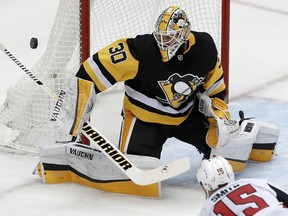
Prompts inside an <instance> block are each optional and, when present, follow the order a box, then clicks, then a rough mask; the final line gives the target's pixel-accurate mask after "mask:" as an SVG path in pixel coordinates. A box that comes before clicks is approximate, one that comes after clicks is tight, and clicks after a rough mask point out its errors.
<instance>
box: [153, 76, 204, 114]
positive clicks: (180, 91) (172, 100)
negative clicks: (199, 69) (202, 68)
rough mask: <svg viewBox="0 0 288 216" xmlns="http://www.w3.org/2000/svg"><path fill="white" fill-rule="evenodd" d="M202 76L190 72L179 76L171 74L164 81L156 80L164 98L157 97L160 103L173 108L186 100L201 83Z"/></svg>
mask: <svg viewBox="0 0 288 216" xmlns="http://www.w3.org/2000/svg"><path fill="white" fill-rule="evenodd" d="M203 80H204V77H198V76H195V75H192V74H187V75H185V76H180V75H179V74H177V73H175V74H172V75H171V76H170V77H169V78H168V79H167V80H165V81H158V84H159V85H160V87H161V89H162V91H163V92H164V94H165V96H166V99H162V98H157V99H158V100H159V101H160V102H161V103H166V104H169V105H170V106H171V107H173V108H178V107H179V106H180V105H181V104H182V103H183V102H185V101H187V99H188V97H189V96H190V95H192V94H193V93H194V92H195V90H196V89H197V87H198V86H199V85H200V84H202V83H203Z"/></svg>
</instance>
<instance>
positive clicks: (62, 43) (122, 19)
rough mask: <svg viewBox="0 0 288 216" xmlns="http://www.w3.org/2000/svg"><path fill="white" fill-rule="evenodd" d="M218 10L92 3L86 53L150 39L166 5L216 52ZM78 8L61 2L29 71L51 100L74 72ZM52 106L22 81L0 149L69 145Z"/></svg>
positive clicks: (208, 1) (9, 102)
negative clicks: (55, 121)
mask: <svg viewBox="0 0 288 216" xmlns="http://www.w3.org/2000/svg"><path fill="white" fill-rule="evenodd" d="M221 4H222V1H221V0H193V1H191V0H165V1H162V0H117V1H116V0H115V1H107V0H91V13H90V16H91V19H90V25H91V29H90V33H91V36H90V37H91V38H90V43H91V48H90V50H91V53H94V52H96V51H97V50H99V49H100V48H102V47H104V46H106V45H108V44H109V43H111V42H113V41H114V40H116V39H118V38H121V37H134V36H136V35H137V34H146V33H152V31H153V28H154V24H155V21H156V19H157V17H158V15H159V14H160V13H161V12H162V11H163V10H164V9H165V8H167V7H168V6H171V5H177V6H180V7H181V8H182V9H184V10H185V11H186V13H187V15H188V17H189V19H190V21H191V23H192V29H193V30H196V31H206V32H209V33H210V34H211V35H212V37H213V38H214V40H215V43H216V46H217V47H218V50H219V52H220V49H221ZM79 7H80V3H79V0H61V1H60V4H59V8H58V12H57V14H56V17H55V22H54V25H53V28H52V30H51V33H50V37H49V41H48V45H47V49H46V51H45V53H44V54H43V56H42V57H41V58H40V59H39V61H38V62H37V63H36V64H35V66H34V67H33V68H32V69H31V71H32V73H33V74H35V75H36V77H37V78H38V79H39V80H41V81H42V82H43V83H44V84H45V85H46V86H47V87H48V88H50V89H52V90H53V91H54V92H55V94H58V93H59V91H60V88H61V83H62V82H63V79H64V78H66V77H70V76H73V75H74V74H75V73H76V72H77V70H78V68H79V61H80V48H79V47H80V45H79V44H80V42H79V41H80V21H79V16H80V15H79ZM54 105H55V101H54V100H52V99H51V98H50V97H49V96H48V95H47V93H45V92H44V91H43V90H42V89H41V88H39V86H37V84H35V83H34V81H33V80H31V78H30V77H28V76H27V75H24V76H23V77H22V78H21V79H20V80H19V81H18V82H17V83H16V85H15V86H12V87H10V88H9V89H8V90H7V98H6V100H5V103H4V104H3V105H2V107H1V109H0V136H1V137H3V138H2V139H3V140H2V142H1V144H2V145H3V144H4V145H7V146H10V147H13V148H16V149H21V150H24V151H28V152H37V151H38V148H39V146H41V145H49V144H52V143H55V142H56V141H65V140H70V139H71V137H70V136H68V135H67V134H61V132H58V131H57V130H55V129H54V127H53V125H52V124H51V122H50V118H51V114H52V111H53V108H54ZM3 141H4V142H3Z"/></svg>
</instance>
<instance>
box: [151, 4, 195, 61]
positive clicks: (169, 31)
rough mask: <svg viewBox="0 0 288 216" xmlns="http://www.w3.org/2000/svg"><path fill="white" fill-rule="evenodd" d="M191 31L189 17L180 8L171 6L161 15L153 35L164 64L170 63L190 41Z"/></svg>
mask: <svg viewBox="0 0 288 216" xmlns="http://www.w3.org/2000/svg"><path fill="white" fill-rule="evenodd" d="M190 29H191V24H190V22H189V20H188V17H187V15H186V13H185V12H184V11H183V10H182V9H180V8H179V7H177V6H171V7H169V8H167V9H165V10H164V11H163V12H162V13H161V14H160V16H159V17H158V19H157V22H156V25H155V31H154V32H153V35H154V37H155V40H156V41H157V45H158V47H159V49H160V53H161V56H162V60H163V61H164V62H167V61H169V60H170V59H171V58H172V57H173V56H174V55H175V53H176V52H177V50H178V49H179V48H180V47H181V45H182V44H183V43H184V42H185V41H186V40H187V39H188V35H189V33H190Z"/></svg>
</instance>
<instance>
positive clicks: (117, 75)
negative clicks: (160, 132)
mask: <svg viewBox="0 0 288 216" xmlns="http://www.w3.org/2000/svg"><path fill="white" fill-rule="evenodd" d="M188 38H189V40H188V43H186V44H184V45H183V46H182V47H181V48H180V49H179V50H178V51H177V53H176V55H175V57H174V58H172V59H171V60H170V61H168V62H163V61H162V58H161V54H160V51H159V48H158V46H157V43H156V41H155V39H154V37H153V35H152V34H146V35H139V36H137V37H135V38H122V39H119V40H117V41H115V42H113V43H112V44H110V45H108V46H106V47H105V48H103V49H101V50H100V51H98V52H97V53H95V54H94V55H93V56H91V57H90V58H88V59H87V60H86V61H85V62H84V63H83V64H82V66H81V67H80V69H79V71H78V73H77V75H76V76H77V77H80V78H83V79H88V80H90V81H93V82H94V83H95V88H96V92H97V93H99V92H101V91H104V90H105V89H107V88H109V87H111V86H112V85H114V84H115V83H116V82H120V81H124V85H125V97H124V108H125V109H126V110H129V111H130V112H132V113H133V114H134V115H135V116H136V117H137V118H139V119H140V120H142V121H145V122H154V123H160V124H167V125H179V124H181V123H182V122H183V121H184V120H185V119H186V118H187V116H188V115H189V113H190V112H191V111H192V109H193V106H194V103H195V97H196V93H197V92H199V91H200V92H205V93H206V94H208V95H209V96H210V97H220V98H221V99H223V98H224V95H225V84H224V81H223V70H222V66H221V63H220V60H219V58H218V53H217V49H216V46H215V44H214V41H213V39H212V37H211V36H210V35H209V34H207V33H204V32H194V31H192V32H191V33H190V35H189V37H188Z"/></svg>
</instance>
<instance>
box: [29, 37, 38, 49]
mask: <svg viewBox="0 0 288 216" xmlns="http://www.w3.org/2000/svg"><path fill="white" fill-rule="evenodd" d="M30 47H31V48H32V49H36V48H37V47H38V39H37V38H31V40H30Z"/></svg>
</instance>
